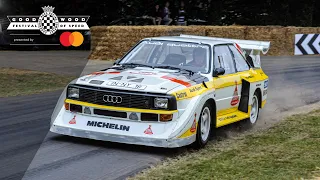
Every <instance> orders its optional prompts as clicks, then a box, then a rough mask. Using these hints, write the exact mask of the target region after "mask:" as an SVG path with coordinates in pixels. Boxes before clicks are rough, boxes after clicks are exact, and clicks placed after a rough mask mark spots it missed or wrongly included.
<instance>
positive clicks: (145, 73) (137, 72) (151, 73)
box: [129, 71, 156, 75]
mask: <svg viewBox="0 0 320 180" xmlns="http://www.w3.org/2000/svg"><path fill="white" fill-rule="evenodd" d="M129 73H131V74H141V75H156V73H153V72H142V71H136V72H135V71H131V72H129Z"/></svg>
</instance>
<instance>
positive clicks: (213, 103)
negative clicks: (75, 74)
mask: <svg viewBox="0 0 320 180" xmlns="http://www.w3.org/2000/svg"><path fill="white" fill-rule="evenodd" d="M269 47H270V42H262V41H249V40H236V39H224V38H213V37H204V36H191V35H180V36H169V37H154V38H146V39H143V40H141V41H140V42H139V43H138V44H137V45H136V46H134V47H133V48H132V49H131V50H130V51H129V52H128V53H127V54H125V55H124V56H123V57H122V58H121V59H119V60H117V61H116V62H115V64H114V66H112V67H110V68H107V69H104V70H101V71H99V72H95V73H92V74H89V75H86V76H83V77H80V78H78V79H76V80H74V81H72V82H71V83H70V84H69V85H68V86H67V87H66V88H65V91H64V92H63V94H62V95H61V97H60V100H59V102H58V104H57V106H56V108H55V111H54V113H53V115H52V120H51V129H50V131H52V132H55V133H58V134H64V135H70V136H76V137H83V138H90V139H96V140H105V141H114V142H120V143H128V144H139V145H147V146H156V147H170V148H172V147H180V146H185V145H189V144H193V145H195V146H196V147H203V146H204V145H205V144H206V143H207V142H208V139H209V136H210V134H211V132H212V131H213V130H214V128H218V127H221V126H224V125H227V124H231V123H234V122H237V121H243V123H245V124H247V125H249V126H251V125H253V124H255V123H256V121H257V118H258V114H259V109H260V108H263V107H264V105H265V103H266V99H267V88H268V76H267V75H266V74H265V73H264V72H263V71H262V69H261V66H260V52H262V53H264V54H265V53H267V51H268V50H269Z"/></svg>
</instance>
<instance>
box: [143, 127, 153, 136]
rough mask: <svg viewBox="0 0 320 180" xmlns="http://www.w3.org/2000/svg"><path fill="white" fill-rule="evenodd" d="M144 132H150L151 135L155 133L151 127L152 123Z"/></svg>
mask: <svg viewBox="0 0 320 180" xmlns="http://www.w3.org/2000/svg"><path fill="white" fill-rule="evenodd" d="M144 133H145V134H149V135H151V134H153V132H152V129H151V125H149V127H148V128H147V129H146V130H144Z"/></svg>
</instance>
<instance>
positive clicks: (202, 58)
mask: <svg viewBox="0 0 320 180" xmlns="http://www.w3.org/2000/svg"><path fill="white" fill-rule="evenodd" d="M206 55H207V52H206V50H205V49H203V48H196V49H194V50H193V54H192V56H193V61H191V62H190V63H188V65H189V66H196V67H201V68H204V67H206Z"/></svg>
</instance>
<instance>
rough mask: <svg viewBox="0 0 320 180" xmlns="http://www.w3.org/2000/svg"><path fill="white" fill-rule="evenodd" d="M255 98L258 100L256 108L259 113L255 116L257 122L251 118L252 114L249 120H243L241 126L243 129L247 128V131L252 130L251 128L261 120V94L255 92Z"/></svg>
mask: <svg viewBox="0 0 320 180" xmlns="http://www.w3.org/2000/svg"><path fill="white" fill-rule="evenodd" d="M254 98H256V101H257V102H256V103H257V104H256V106H257V109H256V110H257V113H256V116H255V120H253V119H252V117H251V112H252V111H251V112H250V117H249V118H247V119H245V120H243V121H240V125H241V127H243V128H245V129H250V128H252V127H253V126H254V125H255V124H256V123H257V121H258V119H259V113H260V108H259V107H260V103H261V102H260V96H259V93H258V91H255V93H254V95H253V99H254Z"/></svg>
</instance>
